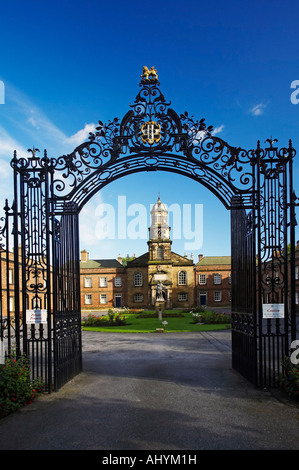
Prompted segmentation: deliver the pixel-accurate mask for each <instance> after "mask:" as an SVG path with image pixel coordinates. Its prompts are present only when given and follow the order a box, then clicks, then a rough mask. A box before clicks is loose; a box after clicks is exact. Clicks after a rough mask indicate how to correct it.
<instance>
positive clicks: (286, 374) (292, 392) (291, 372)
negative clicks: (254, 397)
mask: <svg viewBox="0 0 299 470" xmlns="http://www.w3.org/2000/svg"><path fill="white" fill-rule="evenodd" d="M278 382H279V386H280V388H281V389H283V390H285V391H286V393H287V395H288V396H289V397H293V398H299V364H293V363H292V362H291V359H290V358H289V357H286V358H285V359H284V360H283V361H282V374H280V376H279V379H278Z"/></svg>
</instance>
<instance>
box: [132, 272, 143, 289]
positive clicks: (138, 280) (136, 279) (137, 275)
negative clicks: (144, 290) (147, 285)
mask: <svg viewBox="0 0 299 470" xmlns="http://www.w3.org/2000/svg"><path fill="white" fill-rule="evenodd" d="M134 286H142V273H141V272H139V271H137V272H136V273H134Z"/></svg>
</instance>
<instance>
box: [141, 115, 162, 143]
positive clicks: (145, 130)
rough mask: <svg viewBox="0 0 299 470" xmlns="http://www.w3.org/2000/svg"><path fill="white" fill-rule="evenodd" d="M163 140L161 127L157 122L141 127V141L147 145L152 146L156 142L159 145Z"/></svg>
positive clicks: (150, 122) (147, 123) (146, 123)
mask: <svg viewBox="0 0 299 470" xmlns="http://www.w3.org/2000/svg"><path fill="white" fill-rule="evenodd" d="M160 139H161V126H160V124H157V123H156V122H155V121H148V122H145V123H144V124H143V125H142V126H141V140H142V142H144V143H145V144H146V143H147V144H150V145H152V144H153V143H154V142H156V143H158V142H159V140H160Z"/></svg>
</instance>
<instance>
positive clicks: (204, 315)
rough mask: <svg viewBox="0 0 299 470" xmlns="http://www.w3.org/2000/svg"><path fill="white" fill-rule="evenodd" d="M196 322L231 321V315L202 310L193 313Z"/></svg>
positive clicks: (226, 322) (228, 322)
mask: <svg viewBox="0 0 299 470" xmlns="http://www.w3.org/2000/svg"><path fill="white" fill-rule="evenodd" d="M192 318H193V322H194V323H209V324H214V323H225V324H230V323H231V315H230V314H229V313H217V312H201V313H192Z"/></svg>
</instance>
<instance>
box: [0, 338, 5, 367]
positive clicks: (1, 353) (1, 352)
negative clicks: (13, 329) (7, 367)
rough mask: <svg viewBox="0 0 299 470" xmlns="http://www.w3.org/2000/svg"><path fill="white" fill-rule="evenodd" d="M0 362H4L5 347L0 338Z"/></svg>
mask: <svg viewBox="0 0 299 470" xmlns="http://www.w3.org/2000/svg"><path fill="white" fill-rule="evenodd" d="M0 364H5V349H4V344H3V341H2V340H0Z"/></svg>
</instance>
